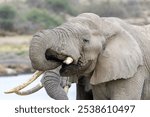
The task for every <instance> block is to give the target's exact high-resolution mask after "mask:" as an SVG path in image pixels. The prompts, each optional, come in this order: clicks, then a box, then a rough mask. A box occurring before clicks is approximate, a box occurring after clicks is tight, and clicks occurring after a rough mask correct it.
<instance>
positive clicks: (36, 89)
mask: <svg viewBox="0 0 150 117" xmlns="http://www.w3.org/2000/svg"><path fill="white" fill-rule="evenodd" d="M41 88H43V85H42V84H41V83H39V84H37V85H36V86H35V87H33V88H31V89H29V90H26V91H17V92H15V93H16V94H17V95H21V96H25V95H29V94H32V93H35V92H37V91H39V90H40V89H41Z"/></svg>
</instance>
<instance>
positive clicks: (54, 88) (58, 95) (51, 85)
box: [41, 71, 68, 100]
mask: <svg viewBox="0 0 150 117" xmlns="http://www.w3.org/2000/svg"><path fill="white" fill-rule="evenodd" d="M41 82H42V85H43V86H44V88H45V90H46V92H47V94H48V95H49V96H50V97H51V98H53V99H56V100H68V97H67V94H66V92H65V91H64V89H63V88H62V87H61V85H60V84H61V77H60V76H59V74H57V73H55V72H52V71H48V72H46V73H45V75H44V76H43V78H42V80H41Z"/></svg>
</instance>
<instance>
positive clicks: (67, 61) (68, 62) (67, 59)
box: [63, 57, 73, 65]
mask: <svg viewBox="0 0 150 117" xmlns="http://www.w3.org/2000/svg"><path fill="white" fill-rule="evenodd" d="M72 62H73V58H71V57H67V58H66V59H65V60H64V61H63V63H65V64H67V65H69V64H71V63H72Z"/></svg>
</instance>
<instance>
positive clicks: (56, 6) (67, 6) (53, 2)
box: [45, 0, 76, 15]
mask: <svg viewBox="0 0 150 117" xmlns="http://www.w3.org/2000/svg"><path fill="white" fill-rule="evenodd" d="M45 1H46V3H47V6H49V8H50V9H52V10H53V11H54V12H66V13H69V14H70V15H76V11H75V9H74V8H73V7H72V6H71V3H70V0H45Z"/></svg>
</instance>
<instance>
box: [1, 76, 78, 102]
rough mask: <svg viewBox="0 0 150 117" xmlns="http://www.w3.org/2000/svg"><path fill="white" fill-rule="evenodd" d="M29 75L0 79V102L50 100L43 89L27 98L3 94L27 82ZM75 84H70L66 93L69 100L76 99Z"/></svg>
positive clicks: (38, 80)
mask: <svg viewBox="0 0 150 117" xmlns="http://www.w3.org/2000/svg"><path fill="white" fill-rule="evenodd" d="M31 76H32V75H31V74H26V75H18V76H8V77H0V100H52V99H51V98H50V97H49V96H48V95H47V94H46V91H45V90H44V88H42V89H41V90H40V91H38V92H36V93H34V94H31V95H27V96H19V95H16V94H4V91H7V90H8V89H11V88H13V87H16V86H18V85H20V84H21V83H23V82H25V81H27V80H28V79H29V78H31ZM40 79H41V78H38V79H37V80H36V81H34V82H33V84H31V85H30V86H29V87H28V88H31V87H33V86H34V85H36V84H37V83H39V82H40ZM75 87H76V86H75V84H72V86H71V88H70V89H69V92H68V97H69V99H70V100H75V98H76V91H75Z"/></svg>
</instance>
